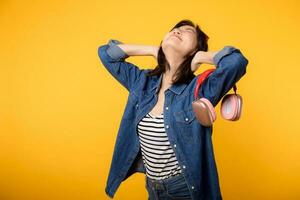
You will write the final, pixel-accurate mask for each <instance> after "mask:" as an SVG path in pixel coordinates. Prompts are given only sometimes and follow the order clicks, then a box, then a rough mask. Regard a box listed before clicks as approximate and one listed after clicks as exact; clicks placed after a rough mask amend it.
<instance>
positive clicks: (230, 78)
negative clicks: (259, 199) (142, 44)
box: [98, 39, 248, 200]
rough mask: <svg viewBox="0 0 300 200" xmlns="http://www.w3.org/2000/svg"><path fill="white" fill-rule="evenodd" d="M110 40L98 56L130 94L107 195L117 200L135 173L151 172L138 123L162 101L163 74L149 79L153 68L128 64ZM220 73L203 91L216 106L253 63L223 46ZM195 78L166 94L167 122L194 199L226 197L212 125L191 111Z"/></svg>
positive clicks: (216, 62) (218, 59)
mask: <svg viewBox="0 0 300 200" xmlns="http://www.w3.org/2000/svg"><path fill="white" fill-rule="evenodd" d="M117 44H122V42H120V41H118V40H115V39H110V40H109V42H108V44H104V45H101V46H100V47H98V56H99V58H100V60H101V62H102V64H103V66H104V67H105V68H106V69H107V71H108V72H109V73H110V74H111V75H112V76H113V77H114V78H115V79H116V80H117V81H118V82H119V83H120V84H122V85H123V86H124V87H125V88H126V89H127V90H128V92H129V95H128V99H127V104H126V106H125V109H124V113H123V116H122V119H121V122H120V126H119V129H118V134H117V138H116V142H115V147H114V152H113V157H112V162H111V165H110V170H109V174H108V179H107V183H106V188H105V192H106V194H107V195H108V196H109V197H111V198H113V197H114V194H115V193H116V191H117V189H118V187H119V186H120V184H121V183H122V182H123V181H125V180H126V179H127V178H128V177H129V176H131V175H132V174H134V173H136V172H139V173H144V174H145V173H146V171H145V166H144V164H143V161H142V156H141V149H140V143H139V137H138V134H137V125H138V123H139V121H140V120H141V119H142V118H143V117H144V116H145V115H146V114H147V113H148V112H150V111H151V110H152V108H153V107H154V106H155V105H156V102H157V100H158V91H159V88H160V84H161V81H162V75H160V76H152V77H148V76H146V73H147V72H148V71H151V70H152V69H140V68H139V67H138V66H136V65H135V64H133V63H130V62H126V61H125V59H126V58H128V57H129V56H128V55H127V54H126V53H125V52H124V51H123V50H122V49H121V48H120V47H118V46H117ZM213 61H214V65H215V66H216V69H215V71H214V72H213V73H212V74H211V75H210V76H209V77H208V78H207V79H206V80H205V82H204V83H203V84H202V86H201V88H200V89H199V95H200V96H201V97H206V98H207V99H209V100H210V102H211V103H212V104H213V105H214V106H216V105H217V104H218V102H219V101H220V100H221V99H222V97H223V96H224V95H225V94H226V93H227V92H228V91H229V90H230V89H231V88H232V87H233V85H234V84H235V83H236V82H237V81H239V79H240V78H241V77H242V76H243V75H244V74H245V73H246V66H247V64H248V60H247V59H246V58H245V57H244V56H243V55H242V53H241V51H240V50H239V49H237V48H235V47H233V46H224V47H223V49H221V50H220V51H219V52H218V53H217V54H216V55H215V56H214V57H213ZM196 79H197V76H195V77H194V78H193V79H192V81H191V82H190V83H188V84H179V85H175V84H174V85H172V86H171V87H169V88H168V89H167V90H166V91H165V92H164V95H165V100H164V107H163V108H164V109H163V113H164V124H165V130H166V133H167V135H168V138H169V142H170V144H171V146H172V148H173V150H174V152H175V155H176V157H177V160H178V163H179V165H180V166H181V169H182V173H183V175H184V177H185V180H186V182H187V184H188V187H189V189H190V191H191V194H192V197H193V199H194V200H204V199H205V200H215V199H218V200H220V199H222V195H221V191H220V186H219V178H218V172H217V166H216V162H215V157H214V151H213V144H212V130H213V127H212V126H210V127H204V126H202V125H201V124H200V123H199V122H198V121H197V119H196V118H195V114H194V112H193V109H192V101H193V100H194V90H195V86H196Z"/></svg>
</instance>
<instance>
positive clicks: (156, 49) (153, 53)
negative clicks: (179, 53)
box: [152, 46, 159, 60]
mask: <svg viewBox="0 0 300 200" xmlns="http://www.w3.org/2000/svg"><path fill="white" fill-rule="evenodd" d="M158 50H159V47H157V46H153V50H152V56H153V57H154V58H155V60H157V56H158Z"/></svg>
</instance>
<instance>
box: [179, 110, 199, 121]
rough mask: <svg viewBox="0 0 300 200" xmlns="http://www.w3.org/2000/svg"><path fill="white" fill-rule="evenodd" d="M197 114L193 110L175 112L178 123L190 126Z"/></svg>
mask: <svg viewBox="0 0 300 200" xmlns="http://www.w3.org/2000/svg"><path fill="white" fill-rule="evenodd" d="M195 117H196V116H195V113H194V110H193V109H188V110H181V111H177V112H175V120H176V121H177V122H180V123H183V124H187V125H188V124H190V123H192V121H193V120H194V119H195Z"/></svg>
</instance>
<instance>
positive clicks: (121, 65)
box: [98, 39, 157, 91]
mask: <svg viewBox="0 0 300 200" xmlns="http://www.w3.org/2000/svg"><path fill="white" fill-rule="evenodd" d="M142 55H144V56H148V55H151V56H154V57H156V55H157V52H156V47H155V46H150V45H149V46H146V45H131V44H128V45H127V44H123V43H122V42H120V41H118V40H114V39H111V40H109V42H108V44H105V45H101V46H100V47H99V48H98V56H99V58H100V60H101V62H102V64H103V66H104V67H105V68H106V69H107V71H108V72H109V73H110V74H111V75H112V76H113V77H114V78H115V79H116V80H117V81H118V82H119V83H121V84H122V85H123V86H124V87H125V88H126V89H127V90H128V91H130V90H131V89H132V87H133V86H134V85H135V83H136V81H137V80H138V79H139V78H140V76H142V75H143V74H144V73H145V69H139V67H138V66H136V65H135V64H133V63H130V62H127V61H125V59H126V58H128V57H129V56H142Z"/></svg>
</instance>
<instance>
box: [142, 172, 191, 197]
mask: <svg viewBox="0 0 300 200" xmlns="http://www.w3.org/2000/svg"><path fill="white" fill-rule="evenodd" d="M145 179H146V189H147V191H148V200H173V199H174V200H179V199H190V200H191V199H192V197H191V193H190V191H189V188H188V186H187V184H186V181H185V178H184V176H183V175H182V174H177V175H175V176H171V177H169V178H167V179H164V180H154V179H150V178H149V177H147V175H146V177H145Z"/></svg>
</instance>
